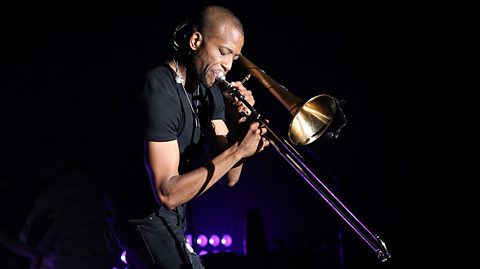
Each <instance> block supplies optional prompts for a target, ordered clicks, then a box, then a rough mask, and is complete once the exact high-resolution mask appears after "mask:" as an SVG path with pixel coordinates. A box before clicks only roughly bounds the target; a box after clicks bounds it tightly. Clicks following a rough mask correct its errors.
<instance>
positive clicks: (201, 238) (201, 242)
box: [197, 234, 208, 247]
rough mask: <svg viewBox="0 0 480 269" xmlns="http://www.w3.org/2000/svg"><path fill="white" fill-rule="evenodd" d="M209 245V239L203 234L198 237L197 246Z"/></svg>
mask: <svg viewBox="0 0 480 269" xmlns="http://www.w3.org/2000/svg"><path fill="white" fill-rule="evenodd" d="M207 243H208V239H207V237H206V236H205V235H203V234H201V235H199V236H198V237H197V244H198V245H199V246H201V247H204V246H206V245H207Z"/></svg>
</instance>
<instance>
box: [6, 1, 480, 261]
mask: <svg viewBox="0 0 480 269" xmlns="http://www.w3.org/2000/svg"><path fill="white" fill-rule="evenodd" d="M206 3H220V4H224V5H226V6H227V7H229V8H230V9H231V10H232V11H233V12H234V13H236V14H237V16H238V17H239V18H240V19H241V20H242V22H243V24H244V28H245V40H246V42H245V46H244V49H243V53H244V55H246V56H247V57H248V58H249V59H250V60H251V61H252V62H254V63H255V64H256V65H257V66H259V67H260V68H262V69H264V70H265V71H266V72H267V73H268V74H269V75H270V76H271V77H272V78H273V79H275V80H276V81H278V82H279V83H280V84H283V85H285V86H286V87H287V88H288V89H290V91H292V92H293V93H294V94H295V95H297V96H298V97H300V98H302V99H308V98H310V97H313V96H315V95H318V94H324V93H326V94H330V95H333V96H335V97H338V98H343V99H345V100H346V105H345V107H344V111H345V113H346V115H347V118H348V120H349V123H348V125H347V126H346V127H345V128H344V129H343V131H342V132H341V133H340V137H339V139H337V140H328V139H327V138H324V137H322V138H321V139H319V140H318V141H316V142H315V143H313V144H311V145H308V146H307V147H306V148H302V149H300V150H301V151H302V153H305V154H307V156H310V157H312V158H313V159H315V161H319V162H320V163H321V164H322V165H321V166H320V170H321V171H322V172H324V173H325V172H326V174H327V182H328V184H331V185H330V186H333V187H334V189H335V191H336V193H337V194H338V195H339V197H341V198H342V199H345V200H344V201H345V202H346V205H347V207H349V208H350V209H352V211H353V212H355V214H358V216H359V217H360V219H362V220H366V224H367V226H368V227H369V228H371V229H373V231H374V232H375V233H378V234H379V235H381V237H382V239H383V240H384V241H385V243H386V244H387V247H388V248H389V249H390V250H391V254H392V259H391V260H389V261H387V262H386V263H380V262H379V261H377V260H376V258H375V255H374V253H373V252H371V250H369V249H368V246H366V245H365V244H364V243H362V242H361V240H360V239H359V238H357V237H356V235H355V234H354V233H353V231H352V230H350V229H349V227H347V226H345V225H344V224H342V223H340V224H335V221H334V220H336V219H338V218H337V216H335V215H334V214H333V213H331V211H330V209H329V208H328V207H327V206H326V204H324V202H323V201H322V200H321V198H320V197H318V196H317V195H316V193H313V191H312V190H311V189H309V187H308V186H307V185H305V184H304V183H303V182H302V180H301V179H300V178H298V176H297V175H296V174H295V173H294V172H293V171H291V169H290V167H288V165H287V164H286V163H285V162H284V160H282V159H281V158H280V157H279V156H278V154H277V153H276V152H275V151H274V150H273V149H271V150H269V151H266V152H264V153H263V154H261V155H258V156H256V157H254V158H255V159H253V160H251V161H248V162H247V164H248V165H247V166H246V167H245V171H244V175H245V177H244V180H243V181H241V183H239V187H238V188H237V189H236V190H235V191H230V190H229V191H228V192H227V194H228V195H224V196H222V194H220V193H221V191H217V190H216V189H215V188H214V189H213V190H212V194H211V196H209V197H208V198H207V196H208V195H206V196H205V197H201V198H200V199H199V200H198V201H197V202H196V203H197V204H194V205H193V207H192V208H194V209H198V210H199V211H202V210H203V211H204V210H205V208H214V207H210V204H212V203H214V204H217V205H218V204H222V202H219V200H220V201H221V200H224V201H225V203H227V204H230V205H232V206H233V207H234V210H240V212H241V214H243V213H244V211H243V210H245V209H246V208H256V209H260V210H261V212H262V213H263V214H264V221H265V229H266V234H267V237H272V238H271V240H277V239H280V240H283V241H284V247H285V248H286V249H287V250H290V249H291V250H292V251H293V250H298V249H300V250H302V249H306V248H308V247H309V245H308V244H311V243H312V242H310V241H309V240H307V239H306V236H307V235H305V232H306V231H309V233H310V234H312V236H314V237H317V238H323V237H330V236H332V234H333V233H335V232H336V231H335V228H332V225H333V226H335V227H336V225H340V227H343V229H344V236H345V238H344V240H346V242H347V243H346V245H347V246H346V253H345V268H383V267H386V268H393V267H395V268H404V267H405V266H408V267H411V266H415V265H426V266H427V265H428V267H429V268H430V266H431V265H432V264H435V265H438V264H445V263H450V262H452V263H457V266H458V265H459V264H463V263H466V261H467V260H468V259H469V258H472V257H471V255H472V254H473V253H472V251H471V247H468V246H466V243H467V242H470V240H471V239H472V238H473V235H474V234H475V229H476V225H477V224H478V215H477V214H476V213H475V211H472V209H473V206H472V204H473V169H472V168H473V166H471V165H470V163H469V162H467V160H468V158H463V156H465V154H467V153H468V154H473V155H475V153H476V152H475V151H474V150H473V144H471V143H470V139H469V138H470V137H471V136H472V132H471V131H470V128H469V127H470V126H471V125H472V123H473V122H471V121H469V120H467V119H469V117H468V116H469V115H471V114H472V111H473V110H474V109H472V106H470V105H469V104H470V102H469V101H473V98H472V97H471V96H470V95H471V93H469V92H468V91H467V89H468V88H467V85H468V84H467V82H466V79H464V77H463V75H464V73H466V70H467V67H466V63H467V62H468V61H469V59H470V58H471V56H472V55H471V54H470V52H469V50H468V48H469V47H471V46H472V45H471V41H472V36H473V35H474V34H473V33H474V32H472V31H470V29H471V26H470V25H471V24H470V23H471V21H472V16H471V15H470V10H471V9H470V8H469V7H467V6H462V4H460V3H458V4H456V5H455V6H449V5H440V4H438V3H426V2H417V1H412V2H405V1H368V2H358V1H322V2H314V1H305V2H302V1H295V2H285V3H279V2H277V1H248V0H246V1H216V2H215V1H213V2H212V1H183V2H178V3H174V2H172V1H170V2H165V1H144V2H139V1H136V2H130V3H120V2H112V3H105V2H103V3H88V2H83V1H78V2H71V1H68V3H54V2H48V3H41V4H39V3H35V4H27V3H24V4H22V3H18V4H15V5H6V4H2V8H1V14H2V16H1V17H2V23H1V26H0V27H1V35H2V36H1V43H2V47H3V49H2V52H1V54H0V55H1V63H2V64H1V68H2V69H1V86H0V87H1V91H0V92H1V95H0V96H1V99H0V106H1V108H0V109H1V110H0V115H1V126H2V128H1V135H2V136H1V137H2V139H1V152H2V172H3V173H4V174H5V175H6V176H7V177H9V178H11V179H12V182H13V183H12V184H11V186H9V188H10V189H9V194H8V195H7V196H5V195H4V194H2V196H3V197H2V202H3V205H2V208H4V212H5V213H2V217H1V218H2V224H4V225H5V226H7V227H8V229H10V230H11V231H12V234H15V233H16V232H17V230H16V229H18V227H19V226H20V225H21V223H22V221H23V218H24V217H25V215H26V213H27V212H28V210H29V208H30V207H31V203H32V202H33V198H34V196H35V194H36V192H37V191H38V189H39V188H40V187H42V184H43V183H42V181H41V180H39V178H38V169H39V164H38V158H39V151H40V149H41V144H42V143H41V141H42V139H43V138H44V137H46V136H49V135H50V134H52V133H53V134H55V136H56V137H59V138H61V139H62V140H65V141H70V142H72V141H74V142H75V143H73V144H74V145H75V148H76V149H77V150H78V152H81V153H80V154H79V158H83V159H88V161H89V163H90V164H91V165H92V166H93V167H94V168H95V169H96V170H95V171H96V172H97V173H98V175H99V178H103V179H104V182H102V184H103V183H104V184H103V185H104V186H106V187H108V184H112V180H113V181H114V179H112V176H111V175H112V174H115V172H112V171H115V169H117V168H118V167H116V164H117V163H118V161H119V159H118V158H119V154H120V147H119V145H120V140H121V136H120V134H121V131H122V128H121V122H122V116H123V104H124V103H125V101H127V100H129V99H130V98H131V97H132V96H133V95H134V94H136V93H137V92H138V90H139V89H140V87H141V85H142V82H143V76H144V74H145V73H146V72H147V71H148V70H150V69H151V68H153V67H154V66H156V65H157V64H159V63H161V62H162V61H163V60H164V57H165V56H166V55H167V51H169V50H170V43H171V42H170V41H171V33H172V29H173V28H174V27H175V25H176V24H177V23H178V22H180V21H181V20H183V19H184V18H185V17H187V16H188V14H189V12H191V11H192V10H193V9H194V8H196V7H200V6H202V5H204V4H206ZM237 68H238V69H237V71H236V72H237V73H235V72H233V74H232V76H231V77H230V80H236V79H238V80H240V79H241V78H242V77H243V76H244V75H245V74H246V73H244V72H243V73H242V71H240V70H241V67H237ZM235 76H237V77H235ZM247 86H248V87H249V88H251V89H252V90H253V91H254V94H255V97H256V101H257V103H256V107H257V109H259V110H260V111H261V112H263V113H264V114H265V115H266V116H267V117H268V118H270V121H271V123H272V125H274V126H275V128H276V129H277V130H280V133H281V135H286V132H287V131H286V130H287V128H288V124H289V120H290V118H291V117H290V115H289V114H288V111H287V110H286V109H285V108H283V107H282V106H281V104H280V103H278V102H277V101H276V100H274V98H273V97H272V96H271V95H270V94H269V93H268V92H267V91H266V90H265V89H264V88H262V85H261V84H259V83H258V82H256V81H255V80H254V79H252V80H251V81H249V82H248V83H247ZM473 107H474V106H473ZM471 110H472V111H471ZM328 179H329V180H328ZM6 203H8V205H7V204H6ZM202 203H203V204H202ZM12 205H14V206H12ZM211 210H212V212H215V213H214V214H215V215H220V216H221V215H222V214H223V213H221V212H222V210H225V211H224V212H228V210H229V208H226V207H222V206H219V208H217V209H211ZM215 210H216V211H215ZM230 210H232V209H231V208H230ZM212 214H213V213H212ZM193 218H194V219H195V218H198V217H195V216H194V217H193ZM232 218H234V217H232ZM199 222H200V221H199ZM193 223H195V221H194V222H193ZM332 223H333V224H332ZM322 224H324V225H323V226H322ZM198 225H199V226H201V225H202V224H201V223H199V224H198ZM332 229H333V230H332ZM289 237H291V238H289ZM296 237H300V238H303V239H294V238H296ZM472 243H473V244H475V242H474V241H473V242H472ZM283 259H287V258H285V256H284V257H283ZM333 268H338V266H334V267H333Z"/></svg>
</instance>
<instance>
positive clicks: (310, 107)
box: [238, 55, 337, 145]
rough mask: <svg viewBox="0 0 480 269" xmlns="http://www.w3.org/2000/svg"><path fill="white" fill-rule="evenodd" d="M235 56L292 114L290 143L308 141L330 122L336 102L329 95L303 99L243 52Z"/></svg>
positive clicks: (312, 139) (323, 129)
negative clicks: (305, 100)
mask: <svg viewBox="0 0 480 269" xmlns="http://www.w3.org/2000/svg"><path fill="white" fill-rule="evenodd" d="M238 59H239V61H240V63H241V64H242V65H243V66H244V67H245V68H246V69H247V70H248V71H249V72H250V74H252V75H253V76H254V77H256V78H257V79H258V80H259V81H260V83H262V84H263V85H264V86H265V87H266V88H267V89H268V90H269V91H270V93H271V94H273V96H275V98H277V100H279V101H280V103H282V104H283V106H285V108H287V109H288V111H290V114H292V116H293V120H292V121H291V123H290V128H289V131H288V136H289V139H290V141H291V142H292V143H293V144H295V145H306V144H309V143H312V142H313V141H315V140H316V139H317V138H319V137H320V136H321V135H322V134H323V133H324V132H325V130H326V129H327V128H328V127H329V126H330V123H331V122H332V120H333V116H334V114H335V111H336V109H337V107H336V106H337V103H336V101H335V99H334V98H333V97H332V96H329V95H326V94H322V95H318V96H315V97H313V98H311V99H310V100H308V101H307V102H304V100H302V99H301V98H299V97H297V96H295V95H294V94H293V93H291V92H290V91H288V89H287V88H285V87H284V86H282V85H280V84H279V83H278V82H276V81H275V80H274V79H272V78H271V77H270V76H269V75H267V74H266V73H265V72H264V71H263V70H261V69H260V68H258V67H257V66H256V65H255V64H254V63H252V62H251V61H250V60H249V59H247V58H246V57H245V56H243V55H240V57H239V58H238Z"/></svg>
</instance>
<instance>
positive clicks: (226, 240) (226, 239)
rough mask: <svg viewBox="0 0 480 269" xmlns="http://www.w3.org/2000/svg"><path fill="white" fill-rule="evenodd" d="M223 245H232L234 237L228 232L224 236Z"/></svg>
mask: <svg viewBox="0 0 480 269" xmlns="http://www.w3.org/2000/svg"><path fill="white" fill-rule="evenodd" d="M221 242H222V245H224V246H226V247H229V246H231V245H232V237H231V236H230V235H228V234H226V235H224V236H222V240H221Z"/></svg>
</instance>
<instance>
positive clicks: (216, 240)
mask: <svg viewBox="0 0 480 269" xmlns="http://www.w3.org/2000/svg"><path fill="white" fill-rule="evenodd" d="M208 243H210V245H212V246H213V247H217V246H218V245H219V244H220V237H218V235H216V234H212V235H211V236H210V240H208Z"/></svg>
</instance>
